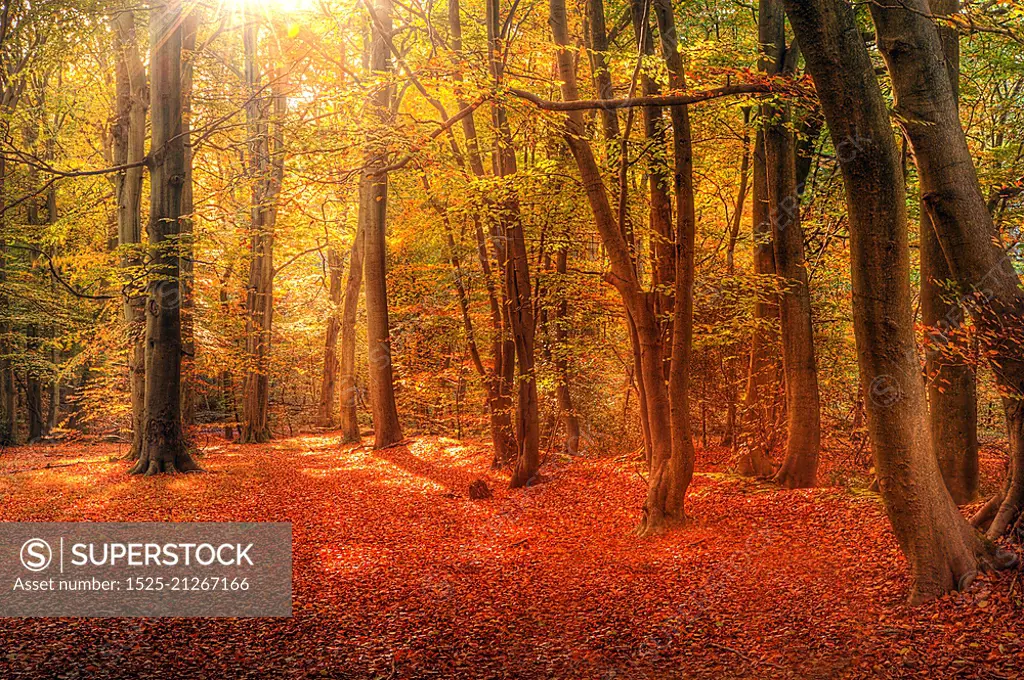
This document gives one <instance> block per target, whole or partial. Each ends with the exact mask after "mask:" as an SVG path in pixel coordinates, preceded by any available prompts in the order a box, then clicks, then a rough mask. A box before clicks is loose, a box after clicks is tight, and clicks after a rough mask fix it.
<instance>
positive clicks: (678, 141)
mask: <svg viewBox="0 0 1024 680" xmlns="http://www.w3.org/2000/svg"><path fill="white" fill-rule="evenodd" d="M654 14H655V16H656V17H657V22H658V32H659V34H660V35H661V51H662V56H663V58H664V60H665V66H666V67H667V69H668V83H669V87H670V88H671V89H672V90H673V91H677V92H682V91H684V90H686V77H685V70H684V67H683V58H682V55H681V54H680V53H679V47H678V31H677V30H676V23H675V15H674V13H673V10H672V2H671V0H654ZM669 116H670V118H671V121H672V156H673V160H672V186H673V189H674V190H675V208H676V223H675V242H674V252H673V257H672V262H671V267H672V268H673V270H674V271H673V272H672V282H673V284H674V286H673V288H674V290H673V294H674V301H673V302H674V305H673V311H672V330H671V333H672V335H671V348H672V349H671V353H670V357H671V361H672V363H671V366H670V368H669V374H668V397H669V413H670V417H671V426H672V429H671V436H672V455H671V457H670V458H669V460H667V461H664V463H663V468H662V469H660V470H659V469H658V468H657V467H655V468H652V470H651V482H652V485H653V484H655V483H657V488H656V489H654V491H653V493H652V490H649V491H648V499H647V508H648V513H647V517H648V522H650V518H651V516H652V515H654V514H656V512H657V511H656V510H655V508H659V509H660V508H661V507H665V508H666V509H667V511H668V512H667V516H668V517H670V518H675V517H676V516H677V515H678V514H682V513H683V502H684V501H685V498H686V490H687V489H688V488H689V486H690V481H691V480H692V479H693V466H694V459H695V457H696V456H695V452H694V449H693V432H692V427H691V424H690V366H691V361H690V358H691V353H692V349H693V284H694V272H695V267H696V247H695V241H696V233H697V218H696V213H695V211H696V198H695V195H694V190H693V139H692V135H691V132H690V110H689V107H688V106H671V107H669ZM705 445H706V444H705ZM676 508H678V509H676ZM684 517H685V515H684ZM654 526H655V527H657V526H658V522H657V521H656V522H655V523H654Z"/></svg>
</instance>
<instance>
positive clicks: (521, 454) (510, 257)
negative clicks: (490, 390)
mask: <svg viewBox="0 0 1024 680" xmlns="http://www.w3.org/2000/svg"><path fill="white" fill-rule="evenodd" d="M486 5H487V12H486V23H487V42H488V46H489V50H488V53H489V59H488V62H489V66H490V71H491V78H492V79H493V80H494V82H495V84H496V85H499V86H500V85H501V84H502V81H503V76H504V74H503V69H504V60H503V58H502V50H503V49H504V37H505V36H504V35H503V34H502V32H501V31H502V29H501V14H500V11H499V6H498V0H487V3H486ZM491 112H492V118H493V125H494V130H495V131H496V134H497V143H496V145H495V150H494V168H495V174H496V175H497V176H498V177H501V178H503V179H505V182H504V187H503V188H502V196H501V198H500V200H499V201H498V202H497V204H496V206H495V207H496V208H497V211H498V224H499V226H500V229H501V234H502V237H503V238H504V243H505V249H506V250H505V261H504V263H503V264H504V277H503V278H504V288H505V307H506V310H507V312H506V313H507V318H508V321H509V328H510V330H511V332H512V342H513V343H514V346H515V359H516V368H517V370H516V373H515V382H516V396H517V399H516V411H515V414H516V416H515V417H516V430H515V432H516V442H515V443H516V448H517V451H516V460H515V467H514V468H513V470H512V478H511V480H510V481H509V485H510V486H511V487H512V488H513V489H515V488H519V487H522V486H527V485H529V484H531V483H532V482H533V481H534V479H535V478H536V476H537V471H538V468H539V467H540V424H539V420H538V409H539V400H538V397H537V376H536V375H535V374H534V345H535V338H534V335H535V327H534V319H533V296H532V293H531V291H530V267H529V259H528V257H527V253H526V237H525V235H524V233H523V220H522V216H521V214H520V210H519V194H518V190H517V189H516V187H515V186H514V177H515V175H516V174H517V172H518V169H519V168H518V161H517V159H516V153H515V149H514V147H513V142H512V131H511V129H510V128H509V123H508V115H507V113H506V111H505V107H504V105H502V104H501V103H500V102H497V101H496V102H494V103H492V106H491ZM508 361H511V358H508ZM506 368H507V366H506Z"/></svg>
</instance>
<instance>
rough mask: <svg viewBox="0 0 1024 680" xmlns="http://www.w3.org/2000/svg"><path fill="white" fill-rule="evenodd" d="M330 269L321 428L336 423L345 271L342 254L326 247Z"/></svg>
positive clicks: (320, 407) (321, 390)
mask: <svg viewBox="0 0 1024 680" xmlns="http://www.w3.org/2000/svg"><path fill="white" fill-rule="evenodd" d="M327 268H328V270H329V272H330V284H329V286H330V296H331V314H330V316H328V317H327V331H326V333H325V337H324V371H323V376H322V378H323V379H322V380H321V383H320V405H319V407H318V408H317V416H316V421H317V424H318V425H320V426H321V427H334V425H335V423H336V422H337V418H336V417H335V402H334V400H335V397H336V395H337V389H338V335H339V334H340V332H341V303H342V287H341V284H342V274H343V272H344V263H343V261H342V258H341V255H339V254H338V251H337V250H335V249H334V248H328V249H327Z"/></svg>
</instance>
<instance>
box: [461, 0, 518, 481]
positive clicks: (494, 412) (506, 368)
mask: <svg viewBox="0 0 1024 680" xmlns="http://www.w3.org/2000/svg"><path fill="white" fill-rule="evenodd" d="M448 22H449V26H450V29H451V36H452V50H454V51H455V53H456V54H461V52H462V18H461V15H460V9H459V0H449V2H448ZM455 79H456V81H458V82H461V81H462V74H461V71H456V75H455ZM458 105H459V108H460V109H465V108H466V106H467V102H466V101H465V100H462V99H460V100H458ZM462 131H463V134H464V135H465V137H466V152H467V153H466V158H467V161H468V163H469V167H470V171H471V172H472V173H473V176H474V177H477V178H479V179H482V178H484V177H486V171H485V170H484V164H483V158H482V157H481V153H480V145H479V141H478V139H477V131H476V119H475V118H474V116H473V114H472V113H471V114H469V115H468V116H466V117H465V118H463V119H462ZM484 201H485V203H486V204H487V205H490V201H489V199H488V198H487V197H484ZM473 222H474V231H475V236H476V242H477V256H478V259H479V261H480V268H481V270H482V272H483V278H484V286H485V287H486V290H487V299H488V302H489V305H490V318H491V367H490V369H489V371H488V375H487V376H486V377H485V381H486V390H487V412H488V416H489V418H490V429H491V441H492V443H493V446H494V459H493V461H492V464H493V466H494V467H495V468H498V467H502V466H504V465H507V464H509V463H512V462H513V461H514V460H515V455H516V438H515V425H514V424H513V422H512V408H513V400H512V393H511V385H512V381H513V380H514V377H515V343H514V342H513V340H512V339H511V338H510V337H508V335H509V334H508V332H507V329H506V325H507V324H506V320H507V319H508V306H507V305H505V304H503V301H502V300H500V299H499V291H498V286H497V285H496V284H495V277H494V274H493V271H492V267H491V256H490V254H489V252H488V248H487V238H486V236H485V234H484V230H483V225H482V224H481V218H480V217H479V216H474V218H473ZM493 233H494V238H493V239H492V240H493V243H494V248H495V250H496V251H497V258H496V259H497V261H498V262H500V263H502V267H504V263H505V261H506V260H507V257H506V255H505V253H506V250H507V249H506V245H505V243H504V240H503V239H502V238H498V237H499V236H501V235H500V234H497V232H496V231H495V232H493Z"/></svg>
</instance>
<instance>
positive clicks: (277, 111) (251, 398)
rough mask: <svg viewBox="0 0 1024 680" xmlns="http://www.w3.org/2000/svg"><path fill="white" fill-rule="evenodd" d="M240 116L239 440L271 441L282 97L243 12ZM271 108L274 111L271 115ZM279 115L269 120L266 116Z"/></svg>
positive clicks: (252, 22)
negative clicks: (244, 246) (244, 190)
mask: <svg viewBox="0 0 1024 680" xmlns="http://www.w3.org/2000/svg"><path fill="white" fill-rule="evenodd" d="M245 21H246V24H245V28H244V29H243V42H244V46H245V80H246V87H247V89H246V93H247V95H248V101H247V102H246V105H245V118H246V124H247V126H248V135H249V141H248V146H249V149H248V150H249V176H250V181H251V182H252V208H251V217H250V246H249V253H250V262H249V285H248V288H247V295H246V303H245V310H246V315H245V351H246V359H247V364H248V365H247V366H246V375H245V383H244V386H243V388H242V438H241V441H242V443H249V444H253V443H260V442H267V441H270V439H271V437H272V433H271V431H270V420H269V414H268V410H269V405H270V350H271V340H272V334H273V330H272V329H273V320H274V226H275V223H276V222H277V200H278V196H279V195H280V192H281V180H282V178H283V175H284V155H283V154H284V149H283V148H282V147H283V141H282V138H281V127H280V120H279V119H280V116H281V114H282V113H283V104H284V102H283V98H282V97H281V96H280V95H279V94H277V93H276V91H275V90H276V89H277V87H278V85H277V83H276V76H274V75H273V74H272V75H271V84H270V85H269V90H270V95H269V96H268V95H266V94H263V93H262V92H263V85H262V80H263V78H262V76H261V75H260V66H259V62H258V60H257V50H258V43H259V24H258V22H257V21H256V20H255V19H253V18H252V17H251V16H246V17H245ZM272 111H273V115H272ZM272 117H273V118H277V119H278V120H271V118H272Z"/></svg>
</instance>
